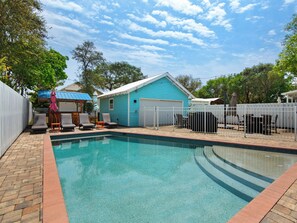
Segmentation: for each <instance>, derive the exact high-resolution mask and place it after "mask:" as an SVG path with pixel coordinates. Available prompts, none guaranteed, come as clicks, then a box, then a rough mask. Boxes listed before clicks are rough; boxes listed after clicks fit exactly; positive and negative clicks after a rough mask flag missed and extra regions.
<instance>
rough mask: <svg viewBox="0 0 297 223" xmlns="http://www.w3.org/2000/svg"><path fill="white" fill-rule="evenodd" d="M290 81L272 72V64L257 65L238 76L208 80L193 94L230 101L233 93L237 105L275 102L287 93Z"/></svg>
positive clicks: (232, 75)
mask: <svg viewBox="0 0 297 223" xmlns="http://www.w3.org/2000/svg"><path fill="white" fill-rule="evenodd" d="M290 86H291V79H290V78H287V77H286V76H285V75H281V74H279V73H276V72H274V71H273V64H258V65H256V66H253V67H251V68H245V69H244V70H243V71H242V72H240V73H239V74H231V75H227V76H221V77H218V78H216V79H212V80H209V81H208V82H207V83H206V86H203V87H202V88H201V89H200V90H199V91H197V92H196V93H195V95H196V96H198V97H205V98H215V97H219V98H224V93H226V94H227V97H228V98H229V99H230V98H231V95H232V93H233V92H235V93H236V94H237V99H238V102H239V103H271V102H276V100H277V97H278V96H279V95H280V93H281V92H285V91H288V90H289V89H290Z"/></svg>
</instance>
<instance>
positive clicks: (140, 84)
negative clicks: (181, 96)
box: [98, 72, 195, 98]
mask: <svg viewBox="0 0 297 223" xmlns="http://www.w3.org/2000/svg"><path fill="white" fill-rule="evenodd" d="M163 77H167V79H169V80H170V81H171V82H172V83H173V84H174V85H175V86H176V87H178V88H179V89H180V90H181V91H183V92H184V93H185V94H186V95H187V96H188V97H190V98H195V97H194V96H193V95H192V94H191V93H190V92H189V91H188V90H187V89H186V88H185V87H184V86H182V85H181V84H180V83H179V82H178V81H176V80H175V79H174V77H172V76H171V75H170V74H169V73H168V72H166V73H164V74H160V75H156V76H153V77H149V78H146V79H143V80H139V81H135V82H132V83H130V84H126V85H124V86H122V87H119V88H117V89H114V90H112V91H109V92H107V93H104V94H102V95H100V96H99V97H98V98H107V97H112V96H116V95H121V94H128V93H130V92H132V91H135V90H137V89H139V88H142V87H144V86H146V85H148V84H150V83H153V82H155V81H157V80H160V79H161V78H163Z"/></svg>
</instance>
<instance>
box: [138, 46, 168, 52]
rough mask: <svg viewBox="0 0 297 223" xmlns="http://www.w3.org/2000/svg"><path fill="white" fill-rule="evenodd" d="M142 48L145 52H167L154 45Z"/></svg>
mask: <svg viewBox="0 0 297 223" xmlns="http://www.w3.org/2000/svg"><path fill="white" fill-rule="evenodd" d="M140 47H141V48H143V49H145V50H151V51H165V49H163V48H161V47H157V46H153V45H142V46H140Z"/></svg>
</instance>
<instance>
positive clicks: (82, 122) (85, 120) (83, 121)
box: [79, 113, 95, 129]
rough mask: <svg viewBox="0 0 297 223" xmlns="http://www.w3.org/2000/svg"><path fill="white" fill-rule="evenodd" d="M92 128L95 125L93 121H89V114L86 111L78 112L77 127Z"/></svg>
mask: <svg viewBox="0 0 297 223" xmlns="http://www.w3.org/2000/svg"><path fill="white" fill-rule="evenodd" d="M81 127H82V128H83V129H92V128H94V127H95V125H94V124H93V123H91V122H90V120H89V116H88V114H86V113H79V129H80V128H81Z"/></svg>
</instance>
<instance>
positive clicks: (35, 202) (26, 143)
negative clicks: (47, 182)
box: [0, 132, 43, 223]
mask: <svg viewBox="0 0 297 223" xmlns="http://www.w3.org/2000/svg"><path fill="white" fill-rule="evenodd" d="M42 148H43V134H41V135H30V133H29V132H24V133H22V134H21V135H20V136H19V137H18V139H17V140H16V141H15V142H14V143H13V145H12V146H11V147H10V148H9V149H8V150H7V151H6V153H5V154H4V156H3V157H2V158H1V159H0V222H2V223H6V222H7V223H8V222H24V223H25V222H28V223H34V222H42V167H43V165H42V151H43V149H42Z"/></svg>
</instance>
